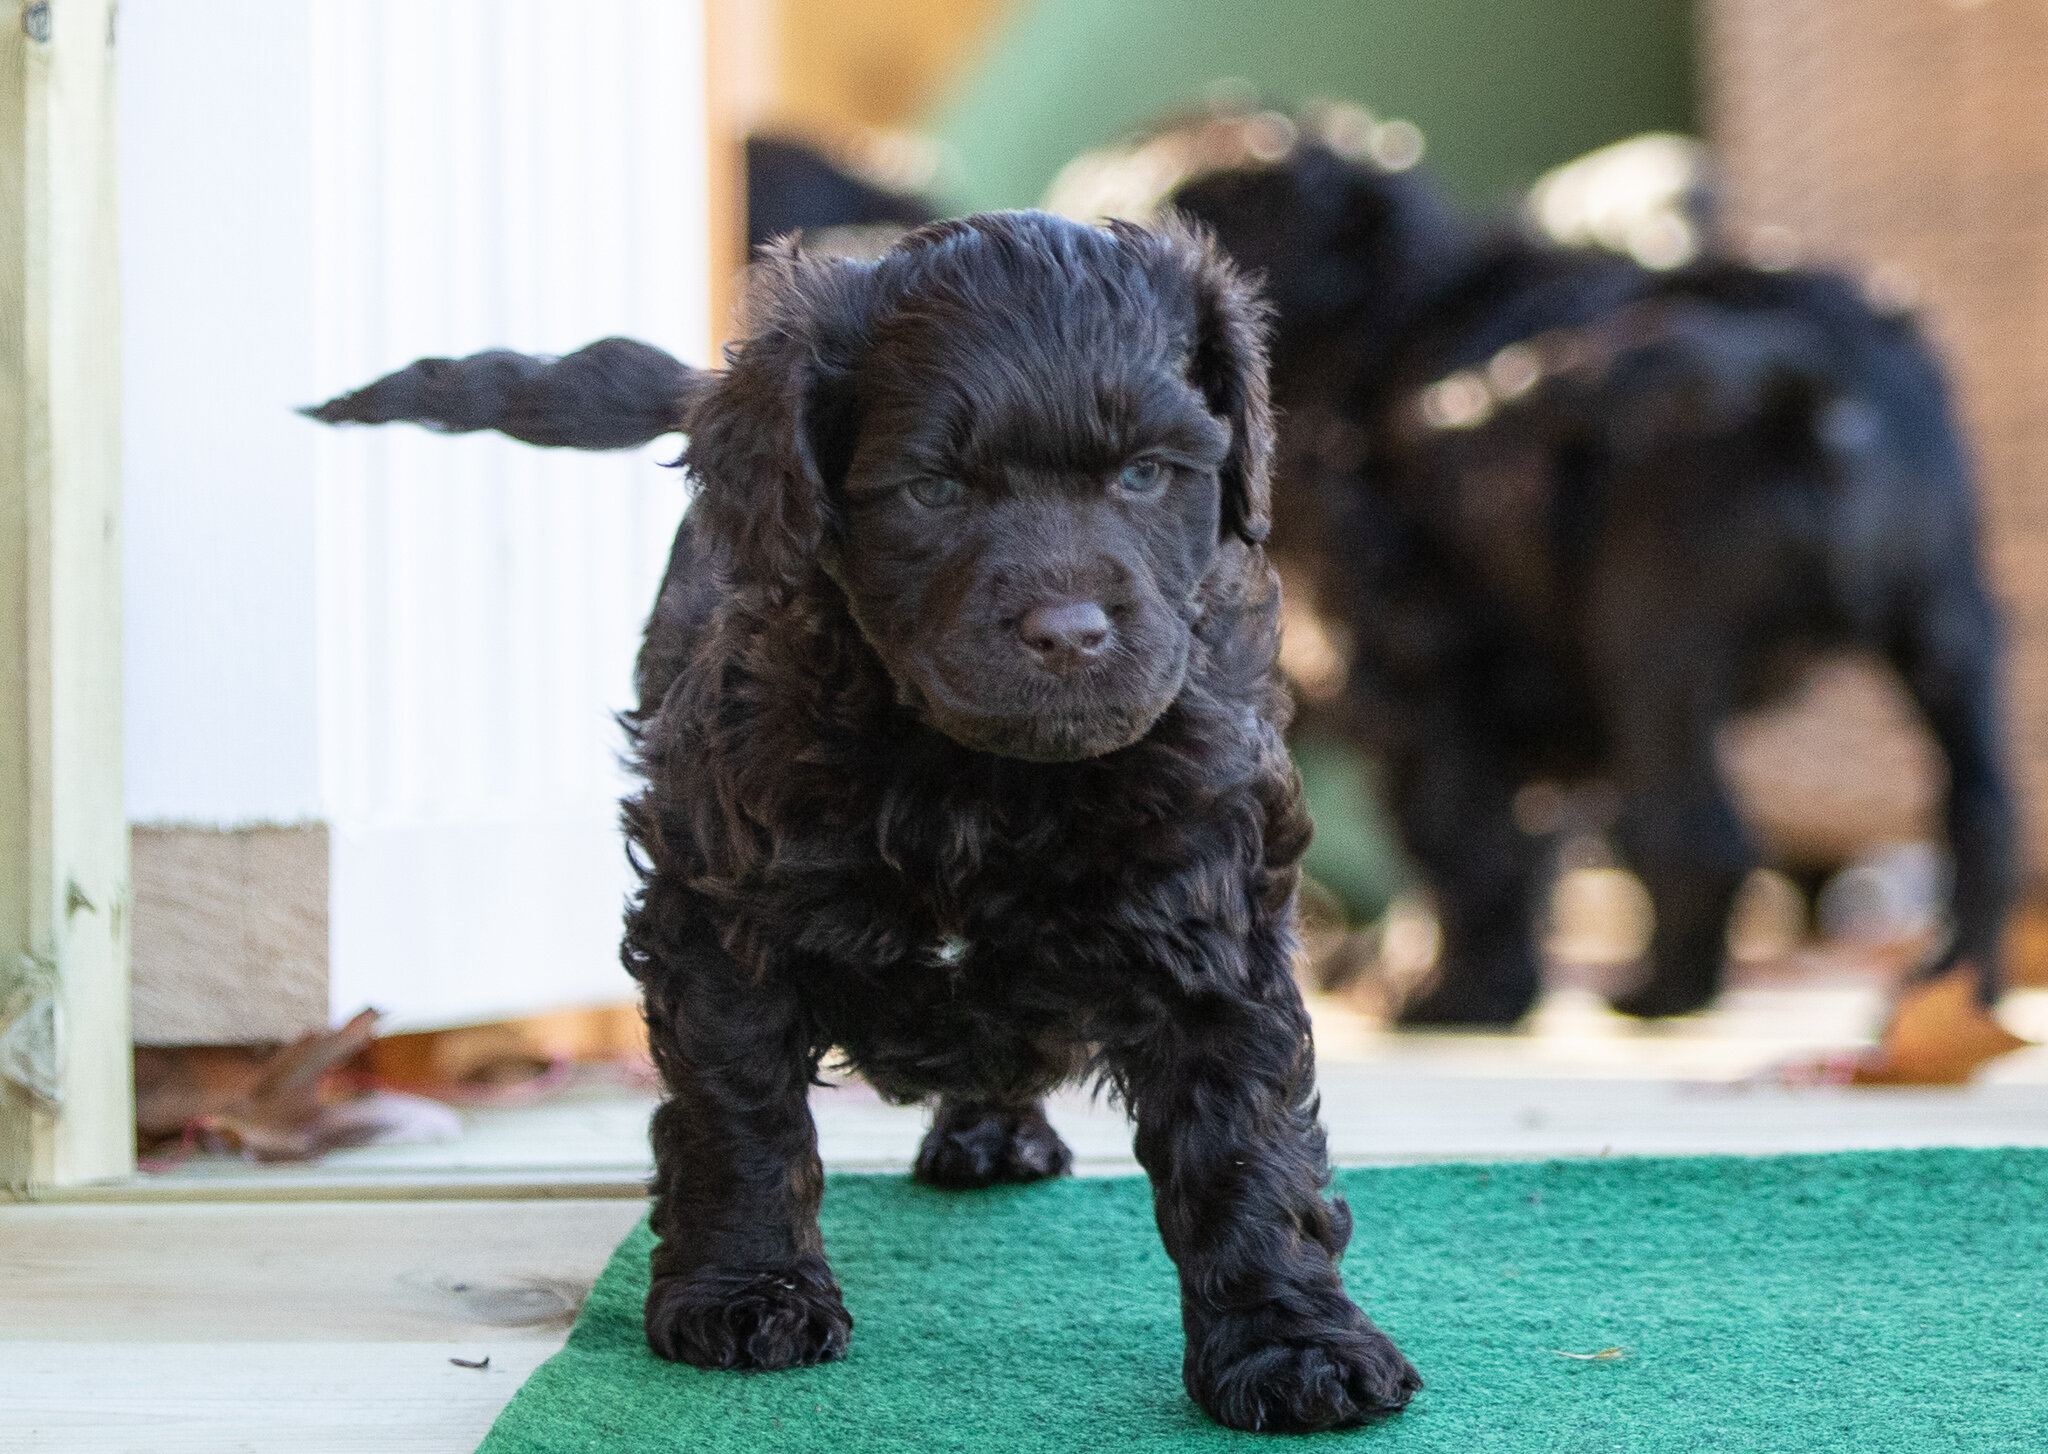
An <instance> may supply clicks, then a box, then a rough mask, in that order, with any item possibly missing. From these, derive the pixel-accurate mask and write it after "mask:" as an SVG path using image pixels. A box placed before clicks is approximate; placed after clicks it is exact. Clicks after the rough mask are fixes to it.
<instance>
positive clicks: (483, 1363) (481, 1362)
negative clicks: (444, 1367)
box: [448, 1354, 491, 1368]
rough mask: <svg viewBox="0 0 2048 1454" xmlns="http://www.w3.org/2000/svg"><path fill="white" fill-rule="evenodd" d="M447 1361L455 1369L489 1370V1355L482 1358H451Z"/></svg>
mask: <svg viewBox="0 0 2048 1454" xmlns="http://www.w3.org/2000/svg"><path fill="white" fill-rule="evenodd" d="M448 1361H449V1362H450V1363H452V1364H454V1365H455V1366H456V1367H457V1368H489V1367H490V1366H491V1360H490V1355H488V1354H486V1355H485V1356H483V1357H482V1358H451V1359H449V1360H448Z"/></svg>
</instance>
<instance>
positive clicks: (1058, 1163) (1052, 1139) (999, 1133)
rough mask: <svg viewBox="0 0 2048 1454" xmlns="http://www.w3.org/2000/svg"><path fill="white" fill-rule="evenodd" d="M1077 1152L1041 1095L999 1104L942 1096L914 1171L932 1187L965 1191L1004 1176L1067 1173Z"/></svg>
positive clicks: (1018, 1179)
mask: <svg viewBox="0 0 2048 1454" xmlns="http://www.w3.org/2000/svg"><path fill="white" fill-rule="evenodd" d="M1073 1165H1074V1153H1073V1152H1071V1151H1069V1150H1068V1149H1067V1145H1066V1143H1065V1142H1064V1141H1062V1140H1060V1138H1059V1133H1058V1132H1057V1131H1055V1130H1053V1128H1052V1125H1051V1123H1050V1122H1048V1121H1047V1120H1046V1119H1045V1104H1044V1102H1042V1101H1038V1100H1029V1101H1025V1102H1023V1103H1022V1104H1019V1105H998V1104H991V1103H987V1102H982V1101H966V1100H961V1099H959V1098H957V1097H955V1096H942V1097H940V1099H939V1105H938V1109H937V1110H936V1111H935V1112H934V1113H933V1115H932V1128H931V1130H929V1131H927V1132H925V1136H924V1143H923V1144H922V1145H921V1146H919V1147H918V1148H917V1164H916V1165H915V1166H914V1167H913V1168H912V1169H911V1174H912V1175H913V1176H915V1177H916V1178H917V1179H918V1180H919V1181H921V1182H923V1183H925V1185H927V1186H939V1187H946V1188H949V1189H951V1190H956V1191H965V1190H971V1189H973V1188H976V1187H984V1186H994V1185H995V1184H996V1183H997V1182H999V1181H1010V1182H1023V1181H1044V1180H1045V1179H1047V1178H1048V1177H1054V1176H1064V1175H1066V1174H1067V1172H1068V1171H1069V1170H1071V1169H1072V1168H1073Z"/></svg>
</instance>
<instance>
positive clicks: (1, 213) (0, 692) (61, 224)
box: [0, 0, 134, 1191]
mask: <svg viewBox="0 0 2048 1454" xmlns="http://www.w3.org/2000/svg"><path fill="white" fill-rule="evenodd" d="M115 162H116V157H115V96H114V3H113V0H0V1185H4V1186H6V1187H8V1188H12V1189H14V1190H17V1191H19V1190H22V1189H28V1190H33V1189H34V1188H35V1187H38V1186H46V1185H67V1184H73V1183H77V1182H82V1181H90V1180H95V1179H98V1178H103V1177H110V1176H118V1175H121V1174H123V1173H126V1172H128V1171H130V1170H132V1169H133V1165H134V1129H133V1124H134V1096H133V1090H132V1086H131V1075H130V1063H131V1062H130V1051H129V1038H128V908H129V897H130V894H129V884H128V834H127V822H126V815H125V812H124V809H123V803H122V782H121V529H120V506H121V458H120V438H121V419H120V379H119V364H118V340H119V316H120V315H119V300H118V288H119V283H120V268H119V262H118V251H117V233H116V193H117V187H116V184H117V176H118V174H117V169H116V165H115Z"/></svg>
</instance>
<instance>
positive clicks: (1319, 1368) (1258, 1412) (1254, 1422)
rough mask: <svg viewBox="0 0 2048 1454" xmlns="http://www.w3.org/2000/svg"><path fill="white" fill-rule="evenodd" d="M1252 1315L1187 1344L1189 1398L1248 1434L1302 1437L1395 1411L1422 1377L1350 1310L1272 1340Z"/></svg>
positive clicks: (1216, 1325) (1211, 1329)
mask: <svg viewBox="0 0 2048 1454" xmlns="http://www.w3.org/2000/svg"><path fill="white" fill-rule="evenodd" d="M1263 1321H1265V1320H1264V1319H1262V1318H1259V1317H1256V1316H1240V1317H1232V1318H1225V1319H1221V1320H1219V1321H1218V1322H1216V1323H1213V1324H1211V1325H1210V1326H1209V1327H1208V1328H1207V1329H1206V1330H1205V1332H1204V1334H1203V1335H1202V1336H1201V1337H1200V1338H1199V1340H1196V1339H1191V1340H1190V1342H1189V1345H1188V1357H1187V1364H1186V1367H1185V1369H1184V1378H1185V1382H1186V1383H1187V1390H1188V1395H1189V1396H1190V1397H1191V1398H1193V1399H1194V1401H1195V1402H1196V1403H1198V1404H1200V1405H1201V1406H1202V1409H1203V1411H1204V1412H1206V1413H1207V1414H1208V1415H1209V1417H1210V1418H1212V1419H1214V1420H1215V1421H1216V1422H1217V1423H1219V1424H1222V1425H1224V1426H1226V1427H1228V1428H1232V1429H1243V1430H1246V1431H1247V1432H1250V1433H1255V1434H1258V1433H1267V1434H1308V1433H1316V1432H1319V1431H1321V1430H1324V1429H1343V1428H1349V1427H1351V1426H1353V1425H1356V1424H1362V1423H1366V1422H1368V1421H1370V1420H1373V1419H1378V1418H1384V1417H1386V1416H1387V1415H1389V1414H1396V1413H1399V1412H1400V1411H1401V1410H1402V1409H1403V1408H1405V1407H1407V1404H1408V1400H1409V1399H1411V1398H1413V1397H1414V1396H1415V1393H1416V1391H1417V1390H1418V1389H1420V1388H1421V1387H1422V1375H1421V1374H1419V1373H1417V1372H1416V1371H1415V1366H1414V1365H1413V1364H1411V1363H1410V1362H1409V1361H1408V1360H1407V1359H1406V1358H1404V1357H1402V1355H1401V1350H1400V1349H1398V1348H1396V1347H1395V1346H1394V1344H1393V1340H1392V1339H1390V1338H1388V1337H1387V1335H1386V1334H1384V1333H1382V1332H1381V1331H1380V1330H1379V1329H1377V1328H1375V1327H1374V1326H1373V1325H1372V1324H1371V1323H1369V1322H1367V1321H1366V1319H1365V1317H1364V1315H1363V1314H1360V1313H1356V1312H1355V1311H1354V1314H1353V1317H1352V1318H1350V1319H1346V1320H1343V1321H1340V1322H1338V1323H1337V1324H1336V1325H1335V1326H1332V1327H1328V1328H1324V1329H1320V1330H1313V1331H1310V1330H1304V1331H1302V1332H1299V1333H1295V1334H1292V1335H1289V1336H1284V1337H1276V1336H1272V1335H1270V1334H1268V1333H1265V1332H1263V1331H1262V1330H1260V1329H1259V1328H1258V1327H1257V1324H1259V1323H1261V1322H1263Z"/></svg>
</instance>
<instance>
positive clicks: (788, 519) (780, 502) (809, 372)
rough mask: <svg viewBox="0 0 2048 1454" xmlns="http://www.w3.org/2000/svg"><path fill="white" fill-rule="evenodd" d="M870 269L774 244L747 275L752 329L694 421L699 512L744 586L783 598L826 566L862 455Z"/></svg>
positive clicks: (692, 466)
mask: <svg viewBox="0 0 2048 1454" xmlns="http://www.w3.org/2000/svg"><path fill="white" fill-rule="evenodd" d="M871 272H872V269H871V267H869V266H868V265H866V264H861V263H852V262H846V261H842V260H839V259H833V258H819V257H813V256H807V255H805V254H803V253H801V252H799V251H798V249H797V246H796V243H795V242H794V241H793V240H786V241H783V242H778V243H772V244H770V245H769V246H768V247H766V248H764V249H763V250H762V252H761V255H760V258H759V260H758V261H757V262H756V263H755V264H754V266H753V269H752V271H751V272H750V274H749V278H748V300H747V317H748V320H749V323H750V325H751V326H752V327H753V329H754V331H753V333H752V335H751V336H750V337H748V338H747V339H746V340H745V341H744V342H741V343H739V344H735V345H732V346H730V347H729V348H728V349H727V361H728V367H727V369H726V371H725V373H724V374H722V375H720V376H719V378H718V381H717V382H716V384H714V385H713V386H711V387H710V388H708V389H706V390H704V391H703V392H702V393H701V394H699V395H698V396H697V398H696V399H695V401H694V402H693V404H692V407H691V409H690V415H689V445H688V447H687V448H686V449H685V450H684V452H683V458H682V464H683V465H684V467H685V468H687V469H688V470H689V472H690V473H691V475H692V476H693V477H694V478H695V480H696V482H697V486H698V494H697V498H696V501H695V503H694V504H693V505H692V506H691V511H692V513H693V514H695V515H696V516H697V517H698V518H699V519H701V520H702V521H703V522H704V525H705V526H706V528H707V529H708V530H709V531H710V532H711V533H712V534H713V536H714V537H716V538H717V539H719V540H720V541H721V542H723V544H724V545H725V548H726V551H727V553H728V555H729V557H730V558H731V560H732V562H733V565H734V567H735V568H736V570H737V571H738V572H739V574H740V577H741V583H742V584H758V585H760V586H762V587H764V588H766V589H767V590H768V591H769V592H770V593H771V594H772V595H774V596H776V597H778V598H782V597H787V596H788V595H790V594H791V593H793V592H794V591H795V590H796V589H797V588H798V587H799V586H801V585H802V584H803V583H804V581H805V580H806V579H807V578H808V577H809V576H810V574H811V572H812V571H813V570H814V569H816V567H817V564H818V561H819V559H820V557H821V555H822V553H823V552H824V551H825V550H826V549H827V548H828V546H829V541H830V537H831V534H832V531H833V529H834V526H835V524H836V521H837V496H838V490H839V486H840V484H841V483H842V482H843V481H844V479H845V476H846V469H847V465H848V464H849V462H850V461H851V459H852V457H853V444H854V432H855V427H856V419H855V412H854V399H853V388H852V383H853V370H854V367H855V364H856V362H857V360H858V358H859V355H860V353H861V352H862V351H863V349H864V347H865V343H866V325H867V319H868V291H869V290H868V287H867V284H868V282H869V279H870V275H871Z"/></svg>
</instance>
